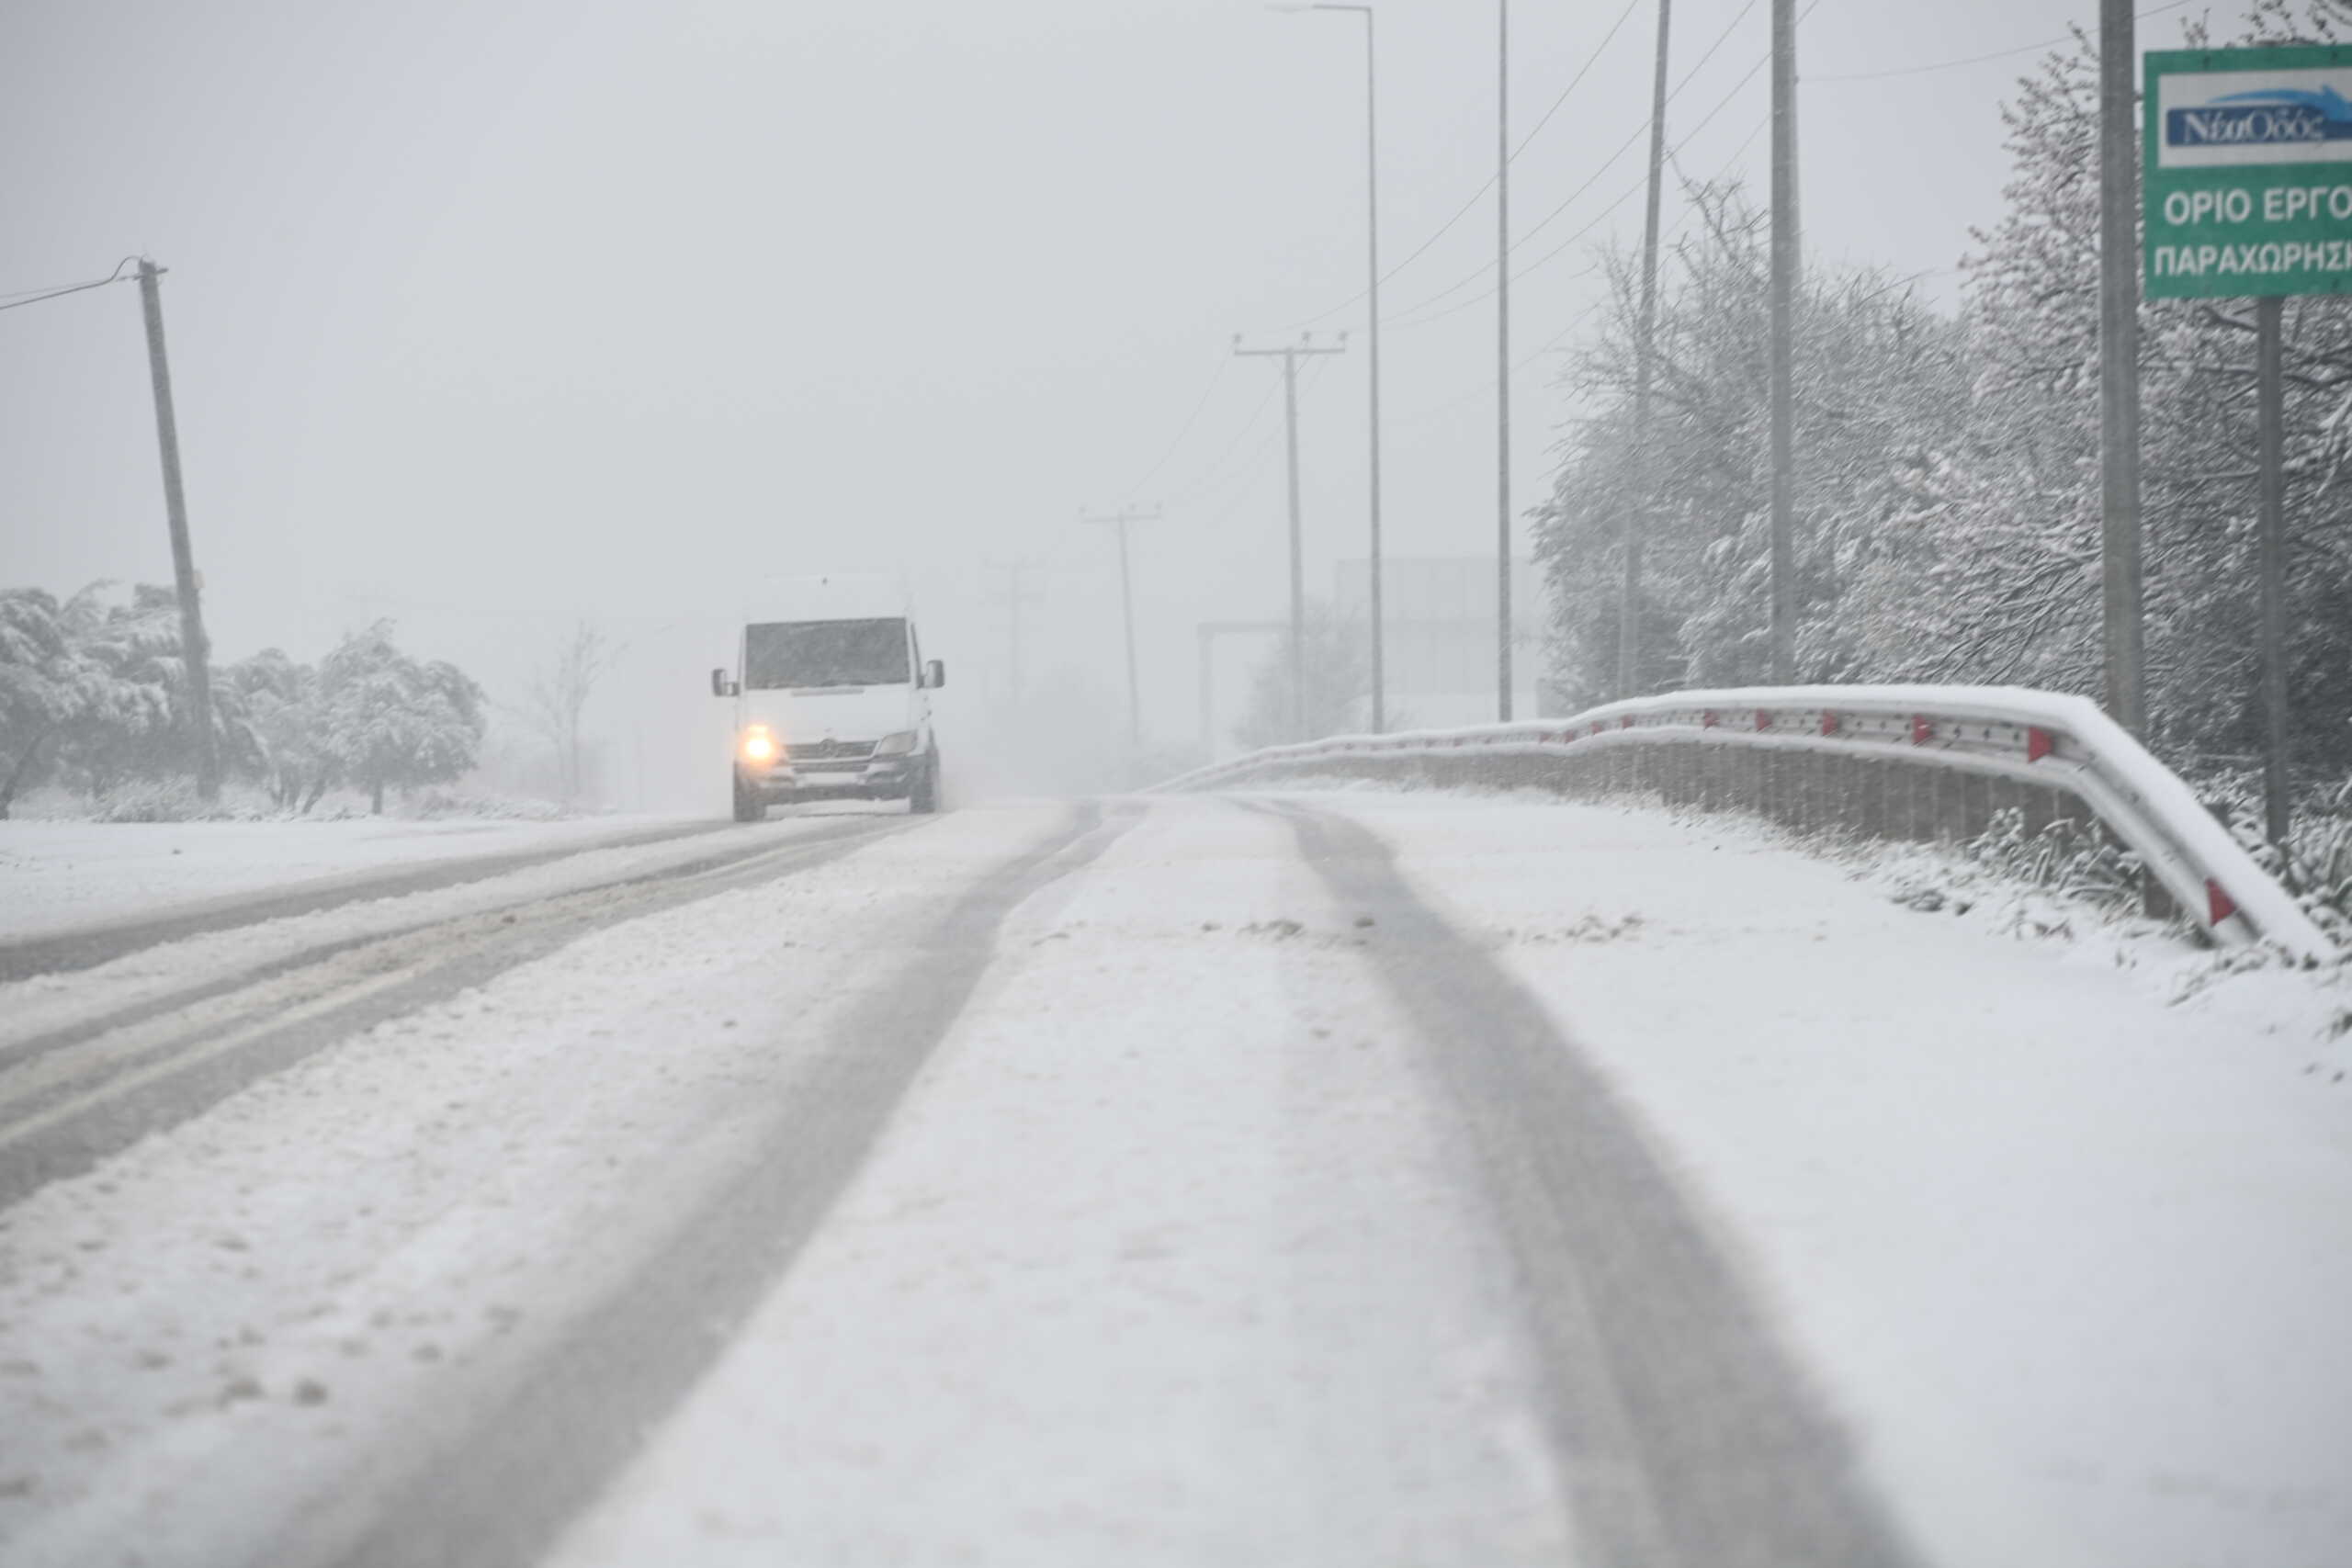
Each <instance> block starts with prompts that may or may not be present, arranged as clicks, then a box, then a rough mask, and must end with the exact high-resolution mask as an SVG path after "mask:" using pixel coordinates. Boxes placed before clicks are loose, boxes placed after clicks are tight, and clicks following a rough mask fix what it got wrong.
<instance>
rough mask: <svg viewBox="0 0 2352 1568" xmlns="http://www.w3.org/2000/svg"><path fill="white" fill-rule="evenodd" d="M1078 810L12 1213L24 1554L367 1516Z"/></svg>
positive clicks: (637, 929)
mask: <svg viewBox="0 0 2352 1568" xmlns="http://www.w3.org/2000/svg"><path fill="white" fill-rule="evenodd" d="M1063 816H1064V813H1062V812H1061V811H1059V810H1055V809H1046V808H1024V809H1005V810H997V811H986V812H970V813H963V814H958V815H956V816H954V817H950V818H940V819H939V820H938V821H937V822H935V823H933V824H928V825H926V826H925V827H924V828H923V829H922V830H921V831H919V832H915V833H907V834H891V835H887V836H884V837H882V838H879V839H877V840H876V841H874V842H872V843H869V844H865V845H864V846H861V847H860V848H859V849H857V850H855V851H854V852H851V853H850V854H849V855H848V856H846V857H844V858H843V859H842V860H841V861H837V862H834V863H831V864H828V865H825V866H821V867H817V868H814V869H811V870H809V871H806V872H803V873H800V874H796V875H793V876H790V877H786V878H783V879H780V880H777V881H775V882H773V883H768V884H763V885H761V886H755V887H752V888H749V889H745V890H741V891H736V892H729V893H723V894H719V895H716V896H714V897H711V898H709V899H707V900H704V901H701V902H698V903H695V904H690V905H686V906H683V907H680V908H673V909H670V910H667V911H665V912H662V913H660V914H656V915H651V916H648V917H645V918H642V919H634V920H630V921H628V922H625V923H623V924H620V925H617V926H615V927H612V928H610V929H608V930H605V931H600V932H597V933H595V934H593V935H591V936H588V937H586V938H584V939H582V941H580V942H576V943H574V944H573V945H571V946H570V947H568V948H566V949H564V950H563V951H561V952H560V953H556V954H554V955H552V956H550V957H548V958H546V959H543V960H540V961H538V962H536V963H533V964H526V965H524V966H522V967H520V968H517V969H515V970H513V971H511V972H509V973H507V974H506V975H504V976H501V977H500V978H499V979H497V980H496V981H494V982H492V984H490V985H487V986H484V987H481V988H479V989H477V990H474V991H471V992H468V993H465V994H463V995H461V996H459V997H458V998H455V999H453V1000H451V1001H449V1002H447V1003H445V1004H442V1005H437V1006H434V1007H429V1008H425V1009H423V1010H419V1011H417V1012H415V1013H413V1014H411V1015H409V1016H406V1017H403V1018H401V1019H399V1020H397V1021H392V1022H389V1023H386V1024H384V1025H381V1026H379V1027H378V1028H376V1029H374V1030H371V1031H369V1032H367V1033H365V1034H363V1035H361V1036H358V1037H356V1038H355V1039H353V1040H351V1041H348V1042H346V1043H343V1044H341V1045H339V1046H338V1047H336V1048H335V1049H334V1050H331V1051H327V1052H324V1053H322V1055H318V1056H316V1057H313V1058H311V1059H310V1060H309V1061H307V1062H304V1063H302V1064H301V1065H300V1066H296V1067H294V1068H291V1069H289V1070H288V1071H287V1072H284V1073H282V1074H280V1075H278V1076H277V1077H272V1078H269V1079H267V1080H265V1081H264V1082H262V1083H260V1084H258V1085H256V1086H254V1087H253V1088H252V1089H247V1090H246V1091H244V1092H243V1093H241V1094H238V1095H236V1096H234V1097H232V1099H230V1100H226V1101H224V1102H222V1103H221V1104H220V1105H219V1106H217V1107H215V1108H214V1109H213V1110H212V1111H209V1112H207V1113H205V1114H204V1115H201V1116H199V1117H198V1118H196V1119H195V1120H193V1121H190V1122H187V1123H185V1124H183V1125H181V1126H179V1127H177V1128H175V1129H174V1130H172V1131H170V1132H167V1133H164V1134H157V1135H154V1136H152V1137H150V1138H149V1139H147V1140H145V1141H144V1142H142V1143H141V1144H139V1145H135V1146H134V1147H133V1148H132V1149H130V1151H129V1152H127V1153H126V1154H124V1155H122V1156H119V1157H117V1158H115V1159H112V1160H110V1161H108V1162H107V1163H106V1164H105V1165H103V1166H101V1167H99V1168H97V1169H96V1170H94V1171H92V1172H91V1173H89V1174H88V1175H86V1176H83V1177H79V1178H74V1179H67V1180H62V1181H59V1182H57V1183H54V1184H52V1185H51V1186H50V1187H48V1188H45V1189H43V1190H41V1191H40V1192H38V1193H36V1194H35V1195H34V1196H32V1197H31V1198H29V1199H28V1200H27V1201H25V1202H23V1203H21V1204H19V1205H17V1207H15V1208H14V1209H11V1210H10V1211H8V1212H7V1213H0V1557H5V1558H6V1559H7V1560H8V1561H9V1562H23V1563H28V1564H35V1563H58V1564H64V1563H75V1564H84V1563H99V1562H130V1561H138V1562H148V1563H161V1562H187V1563H198V1562H224V1561H258V1560H260V1559H261V1558H262V1556H263V1555H264V1554H265V1552H266V1550H267V1548H268V1547H269V1545H270V1543H271V1542H272V1541H274V1540H277V1537H278V1535H279V1533H280V1532H281V1531H282V1530H283V1529H285V1528H286V1526H287V1525H288V1521H289V1520H290V1519H293V1518H295V1517H311V1519H313V1520H314V1521H316V1520H319V1519H321V1518H322V1517H324V1518H328V1519H332V1518H333V1517H334V1516H335V1513H336V1511H337V1510H344V1509H362V1510H364V1508H365V1507H366V1506H367V1504H368V1500H369V1495H370V1493H369V1488H370V1486H371V1484H381V1483H385V1482H387V1481H389V1480H390V1479H393V1478H396V1476H397V1475H398V1473H399V1472H400V1471H401V1467H402V1465H403V1464H404V1463H405V1462H406V1461H409V1460H412V1459H413V1458H415V1457H416V1456H417V1455H418V1454H419V1453H421V1452H422V1451H423V1450H425V1449H427V1448H429V1447H430V1446H431V1445H433V1444H434V1443H435V1441H436V1440H446V1439H447V1438H448V1437H449V1436H450V1435H452V1434H453V1433H455V1432H456V1431H458V1430H460V1429H462V1428H463V1427H464V1426H465V1424H466V1423H467V1421H468V1420H469V1417H470V1416H473V1415H474V1414H475V1413H476V1412H477V1411H479V1409H481V1407H482V1405H483V1404H485V1403H486V1402H488V1401H492V1400H494V1399H495V1398H496V1397H497V1396H498V1393H499V1391H500V1389H501V1388H502V1387H503V1386H505V1381H507V1380H511V1378H512V1377H513V1376H514V1375H515V1372H516V1371H517V1370H518V1369H519V1368H520V1367H521V1366H522V1365H524V1364H526V1362H527V1360H528V1359H529V1358H530V1356H531V1355H532V1354H533V1353H534V1352H535V1350H536V1349H537V1348H539V1347H543V1346H544V1345H546V1344H548V1342H550V1341H551V1340H552V1339H553V1338H555V1337H559V1336H560V1334H561V1333H562V1331H563V1328H564V1325H565V1323H566V1322H567V1321H568V1320H569V1318H570V1317H571V1314H576V1313H578V1312H579V1311H581V1310H582V1309H583V1308H584V1306H585V1305H587V1304H588V1303H592V1302H594V1300H595V1299H597V1298H598V1297H599V1296H600V1294H601V1293H602V1292H605V1291H606V1290H608V1289H609V1288H611V1287H612V1286H613V1285H614V1284H615V1283H616V1282H617V1281H618V1280H621V1279H623V1278H625V1277H627V1276H628V1274H629V1272H630V1271H631V1270H632V1269H634V1268H635V1267H637V1266H638V1264H639V1261H640V1260H641V1258H643V1257H644V1255H645V1253H646V1251H647V1249H648V1248H649V1247H650V1246H651V1245H653V1243H654V1242H655V1241H656V1240H657V1239H658V1238H659V1237H660V1236H661V1235H663V1234H665V1233H666V1231H667V1230H668V1228H669V1227H671V1226H673V1225H675V1224H677V1223H678V1221H679V1218H680V1216H682V1215H684V1214H687V1213H693V1212H695V1210H696V1209H697V1207H698V1206H699V1205H700V1204H701V1203H703V1202H704V1201H707V1198H708V1196H709V1194H710V1192H711V1191H712V1190H713V1188H714V1184H716V1183H717V1182H718V1181H720V1180H722V1179H724V1178H725V1175H726V1173H727V1172H729V1170H730V1169H732V1168H733V1167H734V1164H735V1162H736V1161H738V1160H739V1159H741V1157H743V1156H744V1155H745V1153H746V1150H747V1149H748V1147H749V1146H750V1145H752V1143H753V1142H754V1141H755V1140H756V1139H758V1138H759V1137H760V1136H762V1135H763V1134H768V1133H770V1132H771V1131H772V1121H773V1118H774V1116H775V1114H776V1110H777V1107H778V1106H779V1105H780V1104H781V1103H784V1102H786V1100H788V1099H789V1096H790V1095H791V1093H792V1092H793V1086H794V1083H795V1080H796V1075H797V1072H798V1071H799V1070H800V1069H801V1067H802V1066H803V1065H804V1064H805V1063H806V1062H808V1061H809V1058H810V1056H811V1055H812V1054H813V1053H814V1052H815V1051H817V1049H818V1048H819V1047H820V1044H821V1043H823V1040H824V1037H825V1035H826V1032H827V1030H828V1027H829V1023H830V1021H832V1020H834V1019H836V1018H839V1017H840V1016H842V1013H843V1011H844V1010H846V1009H848V1008H851V1007H853V1006H854V1005H855V1003H856V1002H857V1001H858V999H859V998H861V997H862V996H864V995H865V994H866V992H868V991H869V990H871V989H872V988H873V987H877V986H880V985H884V984H886V983H887V982H888V979H889V977H890V976H891V975H892V974H893V973H894V972H895V970H896V967H897V965H898V964H899V962H900V961H901V960H902V958H903V942H904V935H905V932H906V931H907V929H908V927H909V924H910V921H914V920H918V919H921V918H922V915H923V913H924V912H925V911H927V910H930V909H933V908H935V907H936V905H937V904H938V902H939V901H940V900H941V899H942V898H943V897H948V896H952V895H953V894H954V893H955V892H956V890H958V889H960V888H963V887H966V886H970V885H971V884H972V883H973V882H975V881H976V880H978V879H979V878H981V877H983V876H985V875H987V874H989V872H990V871H991V870H992V869H993V868H994V867H996V866H997V865H999V864H1001V863H1002V862H1003V861H1004V859H1005V858H1006V857H1007V856H1009V855H1011V854H1013V853H1015V852H1019V851H1020V850H1021V849H1022V848H1023V847H1024V846H1026V845H1027V844H1029V843H1031V842H1034V841H1035V840H1036V839H1038V838H1039V837H1041V836H1042V835H1044V834H1045V833H1046V832H1047V831H1049V830H1050V829H1052V828H1053V826H1054V825H1055V824H1056V823H1057V822H1059V821H1060V820H1062V818H1063ZM787 836H788V835H787ZM452 891H453V892H454V891H456V890H452ZM435 897H439V896H435ZM324 918H325V917H321V918H319V919H324ZM294 923H295V924H297V925H299V926H304V927H308V926H311V925H315V924H317V923H318V920H317V919H313V920H310V921H300V922H294ZM68 978H69V979H70V978H72V977H68Z"/></svg>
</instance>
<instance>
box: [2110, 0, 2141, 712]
mask: <svg viewBox="0 0 2352 1568" xmlns="http://www.w3.org/2000/svg"><path fill="white" fill-rule="evenodd" d="M2131 6H2132V0H2099V7H2098V148H2099V156H2098V413H2099V419H2098V446H2099V453H2098V457H2099V464H2098V467H2099V561H2100V574H2099V575H2100V584H2101V595H2100V597H2101V618H2102V620H2103V621H2104V623H2105V632H2106V637H2105V645H2106V682H2105V687H2106V698H2107V711H2108V716H2109V717H2110V718H2112V719H2114V720H2115V722H2116V723H2118V724H2120V725H2121V726H2122V727H2123V728H2125V729H2128V730H2130V731H2131V733H2132V734H2134V735H2143V734H2145V733H2146V730H2147V725H2148V708H2147V693H2146V688H2145V683H2144V682H2145V675H2144V673H2143V671H2144V649H2143V623H2142V619H2141V614H2142V611H2141V580H2140V231H2139V182H2138V180H2137V179H2135V178H2134V177H2133V175H2134V173H2135V171H2136V170H2137V169H2138V167H2139V146H2138V142H2137V141H2136V138H2137V137H2138V136H2139V134H2140V126H2139V116H2138V114H2137V112H2136V107H2135V104H2134V102H2133V86H2134V82H2133V77H2134V75H2135V74H2136V73H2137V70H2138V63H2139V61H2138V51H2137V50H2136V48H2135V47H2134V43H2133V38H2132V27H2133V24H2132V19H2131Z"/></svg>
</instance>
